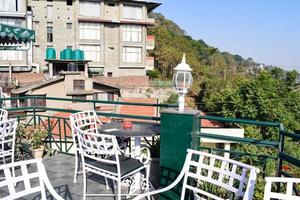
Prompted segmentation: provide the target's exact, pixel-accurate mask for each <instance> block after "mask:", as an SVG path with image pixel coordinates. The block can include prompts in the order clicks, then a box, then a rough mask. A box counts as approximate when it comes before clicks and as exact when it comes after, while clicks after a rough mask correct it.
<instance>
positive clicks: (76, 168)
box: [73, 150, 79, 183]
mask: <svg viewBox="0 0 300 200" xmlns="http://www.w3.org/2000/svg"><path fill="white" fill-rule="evenodd" d="M78 165H79V163H78V153H77V150H76V151H75V169H74V180H73V182H74V183H76V182H77V174H78V168H79V167H78Z"/></svg>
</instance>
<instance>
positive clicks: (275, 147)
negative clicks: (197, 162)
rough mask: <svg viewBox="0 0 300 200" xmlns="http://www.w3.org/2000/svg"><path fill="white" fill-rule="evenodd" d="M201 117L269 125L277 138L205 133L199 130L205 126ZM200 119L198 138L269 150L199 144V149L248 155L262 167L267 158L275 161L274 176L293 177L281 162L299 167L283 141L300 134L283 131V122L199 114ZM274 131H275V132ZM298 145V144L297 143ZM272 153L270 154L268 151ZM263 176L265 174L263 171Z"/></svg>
mask: <svg viewBox="0 0 300 200" xmlns="http://www.w3.org/2000/svg"><path fill="white" fill-rule="evenodd" d="M203 119H206V120H211V121H216V122H223V123H225V124H230V125H232V124H240V125H253V126H260V127H271V128H275V129H276V132H277V136H276V138H277V140H274V141H271V140H262V139H255V138H239V137H234V136H224V135H215V134H210V133H205V132H203V131H201V129H202V128H205V127H203V126H202V125H201V122H202V120H203ZM199 120H200V131H199V133H198V134H197V136H198V137H199V138H207V139H215V140H222V141H228V142H233V143H237V144H246V145H258V146H261V147H265V148H269V149H270V151H269V152H268V154H262V153H256V154H255V153H249V152H240V151H236V150H224V149H221V148H212V147H205V146H201V145H200V147H199V148H200V149H202V150H207V151H209V152H216V153H230V155H231V156H232V157H237V158H240V157H241V156H250V157H252V158H253V157H255V158H256V159H257V160H258V161H260V162H261V163H260V164H261V166H262V168H263V169H265V168H266V163H267V161H268V160H271V161H274V162H276V166H277V167H276V176H278V177H280V176H286V177H293V175H292V174H290V173H288V172H286V171H285V170H284V169H283V162H287V163H288V164H290V165H293V166H295V167H299V168H300V160H299V158H295V157H293V156H291V155H288V154H287V153H285V151H284V147H285V141H286V138H290V139H292V140H293V141H298V142H299V141H300V135H297V134H295V133H289V132H286V131H284V126H283V124H281V123H279V122H262V121H255V120H244V119H232V118H223V117H215V116H199ZM276 132H275V133H276ZM299 147H300V145H299ZM271 152H272V153H273V154H272V155H270V153H271ZM263 176H265V174H264V172H263Z"/></svg>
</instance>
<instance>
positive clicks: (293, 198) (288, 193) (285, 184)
mask: <svg viewBox="0 0 300 200" xmlns="http://www.w3.org/2000/svg"><path fill="white" fill-rule="evenodd" d="M276 183H280V189H281V190H284V192H283V191H281V192H273V191H272V186H273V184H276ZM296 184H297V185H298V187H297V188H298V189H299V186H300V179H299V178H286V177H285V178H283V177H266V185H265V194H264V200H270V199H280V200H300V195H299V194H298V195H297V194H295V193H294V192H293V188H294V186H296Z"/></svg>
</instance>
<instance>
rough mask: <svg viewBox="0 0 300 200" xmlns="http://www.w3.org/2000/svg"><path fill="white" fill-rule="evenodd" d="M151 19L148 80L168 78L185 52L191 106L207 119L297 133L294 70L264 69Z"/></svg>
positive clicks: (299, 95)
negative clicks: (259, 123)
mask: <svg viewBox="0 0 300 200" xmlns="http://www.w3.org/2000/svg"><path fill="white" fill-rule="evenodd" d="M151 17H153V18H155V19H156V25H155V27H154V28H152V29H150V30H149V34H153V35H155V37H156V47H155V49H154V50H153V51H152V52H150V54H152V55H153V56H155V70H154V71H153V72H151V73H150V74H149V75H150V77H151V78H159V79H171V78H172V75H173V68H174V67H176V65H177V64H178V63H180V62H181V58H182V55H183V53H185V54H186V57H187V62H188V64H189V65H190V66H191V68H192V69H193V79H194V83H193V87H192V89H191V91H190V93H189V96H190V97H192V98H193V100H194V101H192V102H190V103H191V105H190V106H196V107H197V108H199V109H201V110H203V111H206V112H207V113H209V114H211V115H220V116H225V117H236V118H247V119H257V120H270V121H281V122H286V124H291V123H293V125H291V126H290V128H291V130H293V131H297V130H300V92H299V89H296V85H297V84H296V80H297V78H298V76H299V74H298V72H297V71H295V70H292V71H288V72H287V71H284V70H282V69H280V68H278V67H272V68H268V69H265V70H262V69H260V67H259V66H260V64H258V63H256V62H255V61H254V60H253V59H251V58H247V59H244V58H242V57H241V56H239V55H233V54H231V53H229V52H221V51H219V50H218V48H216V47H212V46H209V45H208V44H206V43H205V41H203V40H194V39H193V38H191V37H190V36H188V35H187V34H186V32H185V31H184V30H182V29H181V28H180V27H179V26H178V25H177V24H175V23H174V22H173V21H171V20H168V19H166V18H165V17H164V16H163V15H162V14H159V13H151ZM277 110H278V112H277ZM264 113H269V115H270V116H269V115H268V114H264Z"/></svg>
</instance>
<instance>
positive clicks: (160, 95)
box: [121, 87, 176, 103]
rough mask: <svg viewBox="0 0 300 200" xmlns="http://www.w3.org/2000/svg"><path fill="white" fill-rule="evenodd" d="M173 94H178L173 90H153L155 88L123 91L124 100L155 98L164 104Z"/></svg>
mask: <svg viewBox="0 0 300 200" xmlns="http://www.w3.org/2000/svg"><path fill="white" fill-rule="evenodd" d="M172 93H176V91H175V89H173V88H153V87H135V88H124V89H121V97H122V98H154V99H159V102H160V103H161V102H163V101H165V100H167V99H168V98H169V96H170V95H171V94H172Z"/></svg>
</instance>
